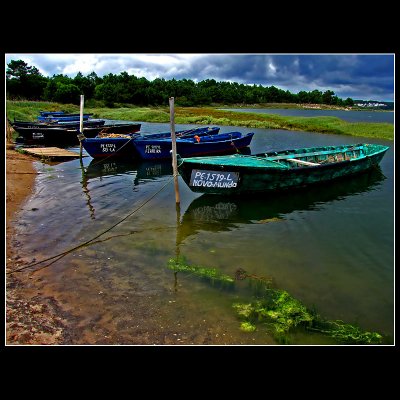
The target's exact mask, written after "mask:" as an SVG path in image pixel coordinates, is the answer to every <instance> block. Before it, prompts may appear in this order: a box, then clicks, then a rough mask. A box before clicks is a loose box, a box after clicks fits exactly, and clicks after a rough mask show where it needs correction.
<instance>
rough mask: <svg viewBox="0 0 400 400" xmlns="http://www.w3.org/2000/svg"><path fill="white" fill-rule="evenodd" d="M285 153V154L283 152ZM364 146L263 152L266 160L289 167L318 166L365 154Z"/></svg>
mask: <svg viewBox="0 0 400 400" xmlns="http://www.w3.org/2000/svg"><path fill="white" fill-rule="evenodd" d="M285 153H287V154H285ZM365 155H366V153H365V149H364V146H353V147H345V148H341V149H335V150H324V151H314V152H305V153H301V152H300V153H293V152H290V151H287V152H279V153H276V155H271V153H267V154H265V157H266V160H268V161H275V162H277V163H279V164H283V165H284V166H286V167H289V168H299V167H310V166H318V165H323V164H328V163H336V162H342V161H348V160H352V159H356V158H360V157H363V156H365Z"/></svg>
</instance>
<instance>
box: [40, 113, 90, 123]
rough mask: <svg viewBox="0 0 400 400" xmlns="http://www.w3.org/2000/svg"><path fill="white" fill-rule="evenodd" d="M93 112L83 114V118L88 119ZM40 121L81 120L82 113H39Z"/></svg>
mask: <svg viewBox="0 0 400 400" xmlns="http://www.w3.org/2000/svg"><path fill="white" fill-rule="evenodd" d="M91 115H93V114H83V115H82V117H83V120H84V121H87V120H88V119H89V117H90V116H91ZM37 120H38V121H44V122H60V121H79V120H80V114H63V115H57V116H55V115H48V116H42V115H39V116H38V117H37Z"/></svg>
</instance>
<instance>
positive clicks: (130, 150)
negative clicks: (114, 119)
mask: <svg viewBox="0 0 400 400" xmlns="http://www.w3.org/2000/svg"><path fill="white" fill-rule="evenodd" d="M219 130H220V128H219V127H201V128H193V129H186V130H180V131H176V132H175V135H176V136H177V137H180V138H187V137H191V138H193V137H194V136H195V135H197V136H199V137H202V136H205V135H207V136H212V135H217V134H218V132H219ZM168 138H169V141H170V142H171V132H162V133H149V134H139V133H134V134H117V135H116V134H114V133H113V132H112V130H111V126H110V132H107V133H106V134H104V135H103V134H99V135H98V136H97V137H92V138H88V137H84V138H82V140H81V142H82V146H83V148H84V149H85V150H86V152H87V153H88V154H89V155H90V156H91V157H93V158H103V157H111V156H112V157H117V158H124V159H140V157H139V154H138V152H137V150H136V147H135V146H134V144H133V142H134V141H135V140H139V139H140V140H142V141H150V140H159V139H168Z"/></svg>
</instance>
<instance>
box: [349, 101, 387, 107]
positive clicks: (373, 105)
mask: <svg viewBox="0 0 400 400" xmlns="http://www.w3.org/2000/svg"><path fill="white" fill-rule="evenodd" d="M354 105H355V106H358V107H387V104H383V103H377V102H368V103H355V104H354Z"/></svg>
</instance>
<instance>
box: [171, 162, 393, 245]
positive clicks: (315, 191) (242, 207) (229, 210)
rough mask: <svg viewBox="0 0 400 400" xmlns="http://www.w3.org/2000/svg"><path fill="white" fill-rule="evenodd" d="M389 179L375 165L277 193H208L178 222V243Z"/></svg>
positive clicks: (323, 201) (275, 216)
mask: <svg viewBox="0 0 400 400" xmlns="http://www.w3.org/2000/svg"><path fill="white" fill-rule="evenodd" d="M385 179H386V177H385V176H384V175H383V173H382V171H381V169H380V168H379V167H378V168H375V169H372V170H370V171H368V172H365V173H362V174H360V175H358V176H353V177H349V178H344V179H341V180H340V181H336V182H333V183H330V184H324V185H316V186H313V187H309V188H304V189H299V190H296V191H290V192H285V193H283V192H282V193H276V194H274V195H264V196H257V197H226V196H217V195H207V194H204V195H202V196H200V197H197V198H196V199H195V200H193V201H192V203H191V204H190V206H189V207H188V208H187V210H186V212H185V213H184V215H183V217H182V220H181V222H180V224H179V226H178V232H177V244H180V243H182V242H183V241H184V240H185V239H186V238H187V237H189V236H191V235H195V234H197V233H198V232H200V231H211V232H222V231H230V230H234V229H236V227H237V225H238V224H253V223H269V222H273V221H277V220H280V219H283V218H284V216H285V215H286V214H290V213H292V212H294V211H307V210H314V209H318V208H319V207H321V205H322V204H326V203H327V202H331V201H335V200H343V199H344V198H346V197H348V196H352V195H357V194H360V193H364V192H368V191H371V190H375V189H376V188H377V187H378V186H380V185H381V183H382V182H383V181H384V180H385Z"/></svg>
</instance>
